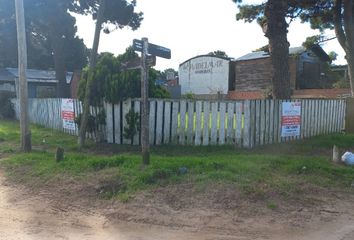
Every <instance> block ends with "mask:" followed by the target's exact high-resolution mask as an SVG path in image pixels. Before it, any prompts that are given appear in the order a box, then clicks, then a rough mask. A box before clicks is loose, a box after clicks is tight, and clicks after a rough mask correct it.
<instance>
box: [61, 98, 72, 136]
mask: <svg viewBox="0 0 354 240" xmlns="http://www.w3.org/2000/svg"><path fill="white" fill-rule="evenodd" d="M61 118H62V119H63V128H64V129H68V130H74V131H75V130H76V128H75V122H74V120H75V113H74V99H71V98H63V99H62V100H61Z"/></svg>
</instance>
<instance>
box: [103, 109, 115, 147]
mask: <svg viewBox="0 0 354 240" xmlns="http://www.w3.org/2000/svg"><path fill="white" fill-rule="evenodd" d="M104 106H105V111H106V136H107V142H108V143H114V142H113V109H112V104H110V103H105V104H104Z"/></svg>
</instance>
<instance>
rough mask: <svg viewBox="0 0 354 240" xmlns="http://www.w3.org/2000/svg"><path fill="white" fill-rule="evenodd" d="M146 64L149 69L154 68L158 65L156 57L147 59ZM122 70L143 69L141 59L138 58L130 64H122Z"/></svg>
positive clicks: (129, 62) (130, 61)
mask: <svg viewBox="0 0 354 240" xmlns="http://www.w3.org/2000/svg"><path fill="white" fill-rule="evenodd" d="M146 64H147V66H149V67H153V66H155V65H156V57H155V56H147V57H146ZM122 68H123V69H124V70H133V69H141V58H140V57H136V58H133V59H131V60H129V61H128V62H124V63H122Z"/></svg>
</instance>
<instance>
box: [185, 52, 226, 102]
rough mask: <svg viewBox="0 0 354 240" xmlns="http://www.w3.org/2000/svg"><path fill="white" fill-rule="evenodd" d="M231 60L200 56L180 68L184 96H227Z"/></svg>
mask: <svg viewBox="0 0 354 240" xmlns="http://www.w3.org/2000/svg"><path fill="white" fill-rule="evenodd" d="M229 62H230V61H229V60H227V59H223V58H219V57H214V56H200V57H196V58H192V59H190V60H188V61H186V62H184V63H182V64H181V65H180V67H179V83H180V85H181V92H182V94H186V93H193V94H196V95H203V94H211V95H213V94H217V93H218V92H220V93H221V94H227V92H228V90H229V70H230V69H229Z"/></svg>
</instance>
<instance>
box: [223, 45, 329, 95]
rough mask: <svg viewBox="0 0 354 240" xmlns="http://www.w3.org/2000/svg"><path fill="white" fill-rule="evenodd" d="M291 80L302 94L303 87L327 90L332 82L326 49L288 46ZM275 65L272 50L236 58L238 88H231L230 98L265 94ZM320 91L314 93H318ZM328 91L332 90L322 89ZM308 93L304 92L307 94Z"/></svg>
mask: <svg viewBox="0 0 354 240" xmlns="http://www.w3.org/2000/svg"><path fill="white" fill-rule="evenodd" d="M289 55H290V57H289V70H290V83H291V88H292V90H293V92H294V93H297V95H298V96H302V92H301V90H304V89H306V90H307V91H306V94H307V95H311V94H309V93H310V92H311V91H309V89H327V90H328V88H330V87H331V84H332V83H331V82H329V81H328V79H327V78H326V74H325V73H326V69H325V67H326V65H328V63H329V62H330V58H329V56H328V55H327V54H326V52H324V50H323V49H322V48H321V47H320V46H318V45H313V46H312V47H311V48H309V49H305V48H304V47H295V48H290V49H289ZM272 71H273V70H272V67H271V59H270V54H269V52H264V51H257V52H252V53H249V54H246V55H244V56H242V57H240V58H238V59H236V67H235V90H234V91H229V94H228V97H229V98H231V99H257V98H264V97H266V95H267V93H268V92H270V91H271V78H272ZM318 92H321V91H317V92H314V94H317V93H318ZM323 92H324V94H322V95H323V96H325V95H326V94H325V93H328V92H329V91H323ZM306 94H305V95H306ZM330 95H331V96H332V95H333V93H331V94H330Z"/></svg>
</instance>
